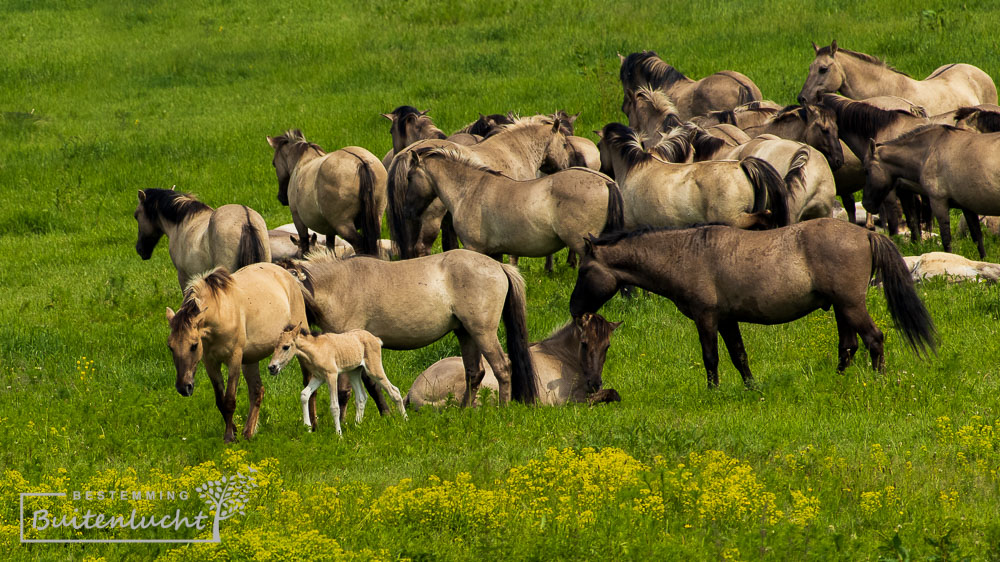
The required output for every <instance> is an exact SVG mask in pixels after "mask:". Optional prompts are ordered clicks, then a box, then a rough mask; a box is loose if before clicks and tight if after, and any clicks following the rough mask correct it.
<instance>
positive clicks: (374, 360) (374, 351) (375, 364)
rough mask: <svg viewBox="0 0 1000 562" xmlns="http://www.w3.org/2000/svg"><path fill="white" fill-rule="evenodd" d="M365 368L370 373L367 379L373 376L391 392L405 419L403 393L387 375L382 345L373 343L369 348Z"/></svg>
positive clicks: (390, 395) (381, 385) (384, 388)
mask: <svg viewBox="0 0 1000 562" xmlns="http://www.w3.org/2000/svg"><path fill="white" fill-rule="evenodd" d="M364 370H365V372H366V373H367V375H368V376H366V377H365V379H366V380H368V379H369V378H371V379H372V380H374V381H375V382H376V383H377V384H378V385H379V386H380V387H382V390H384V391H386V392H387V393H389V397H390V398H392V401H393V402H395V403H396V407H397V408H399V413H400V414H403V419H404V420H405V419H406V406H404V405H403V395H402V394H400V392H399V389H398V388H396V386H395V385H393V384H392V383H391V382H389V377H387V376H385V369H383V368H382V349H381V348H380V347H378V346H375V345H373V346H371V347H370V348H369V350H368V353H367V354H366V357H365V368H364Z"/></svg>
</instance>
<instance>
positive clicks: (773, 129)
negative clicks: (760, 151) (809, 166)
mask: <svg viewBox="0 0 1000 562" xmlns="http://www.w3.org/2000/svg"><path fill="white" fill-rule="evenodd" d="M737 109H738V108H737ZM743 113H744V114H757V115H760V116H762V117H764V119H763V120H760V121H759V122H758V124H756V125H746V126H741V127H740V128H741V129H743V132H745V133H746V134H747V135H749V136H750V137H751V138H752V137H756V136H759V135H775V136H778V137H781V138H783V139H788V140H793V141H798V142H801V143H805V144H808V145H809V146H811V147H813V148H815V149H816V150H818V151H820V152H821V153H822V154H823V156H824V157H826V161H827V163H829V164H830V170H831V171H832V172H833V173H834V174H835V175H834V177H836V173H837V170H838V169H840V167H841V166H843V165H844V144H843V143H842V142H841V140H840V137H839V136H838V134H839V129H838V128H837V116H836V115H835V114H834V113H833V111H832V110H830V109H827V108H825V107H822V106H816V105H806V106H801V105H790V106H787V107H783V108H781V109H780V110H777V111H773V112H772V111H769V110H764V109H761V110H750V109H748V110H745V111H743ZM743 122H744V123H748V122H752V121H751V120H744V121H743ZM737 126H739V125H737Z"/></svg>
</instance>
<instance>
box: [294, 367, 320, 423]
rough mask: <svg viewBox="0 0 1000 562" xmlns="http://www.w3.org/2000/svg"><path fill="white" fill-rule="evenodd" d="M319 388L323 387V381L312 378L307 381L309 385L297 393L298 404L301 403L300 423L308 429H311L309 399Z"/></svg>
mask: <svg viewBox="0 0 1000 562" xmlns="http://www.w3.org/2000/svg"><path fill="white" fill-rule="evenodd" d="M321 386H323V379H320V378H316V377H312V378H311V379H309V384H308V385H306V387H305V388H303V389H302V392H301V393H299V402H301V403H302V421H303V422H305V424H306V427H308V428H310V429H312V423H310V422H309V397H310V396H312V394H313V392H316V389H317V388H319V387H321Z"/></svg>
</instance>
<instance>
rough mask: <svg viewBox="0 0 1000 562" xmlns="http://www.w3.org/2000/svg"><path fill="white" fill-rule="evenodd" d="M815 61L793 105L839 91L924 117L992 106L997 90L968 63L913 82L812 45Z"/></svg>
mask: <svg viewBox="0 0 1000 562" xmlns="http://www.w3.org/2000/svg"><path fill="white" fill-rule="evenodd" d="M813 51H815V53H816V58H815V59H813V62H812V64H810V65H809V75H808V76H807V77H806V81H805V84H803V85H802V91H801V92H799V97H798V100H799V103H800V104H803V105H805V104H807V103H816V102H818V101H820V98H821V96H822V95H823V94H828V93H833V92H840V93H841V94H843V95H844V96H846V97H849V98H851V99H856V100H863V99H866V98H873V97H876V96H884V95H892V96H899V97H901V98H905V99H908V100H910V101H912V102H914V103H916V104H917V105H920V106H923V107H924V108H925V109H926V110H927V113H928V114H929V115H936V114H938V113H944V112H946V111H950V110H952V109H958V108H959V107H962V106H964V105H977V104H980V103H992V104H996V103H997V88H996V85H995V84H994V83H993V79H992V78H990V76H989V75H988V74H986V73H985V72H983V71H982V70H980V69H979V68H976V67H975V66H972V65H970V64H957V63H952V64H946V65H944V66H941V67H938V69H937V70H935V71H934V72H932V73H931V74H930V75H929V76H928V77H927V78H925V79H923V80H914V79H913V78H910V77H909V76H907V75H906V74H904V73H902V72H900V71H898V70H896V69H895V68H892V67H891V66H889V65H887V64H886V63H885V62H884V61H882V60H879V59H877V58H875V57H873V56H871V55H866V54H864V53H858V52H855V51H850V50H848V49H841V48H838V47H837V41H836V40H834V41H833V42H832V43H831V44H830V45H829V46H827V47H822V48H820V47H817V46H816V44H815V43H813Z"/></svg>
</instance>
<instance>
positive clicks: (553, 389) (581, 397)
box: [404, 314, 621, 409]
mask: <svg viewBox="0 0 1000 562" xmlns="http://www.w3.org/2000/svg"><path fill="white" fill-rule="evenodd" d="M620 325H621V322H608V321H607V320H606V319H605V318H604V317H603V316H601V315H600V314H584V315H582V316H581V317H580V318H576V319H573V320H570V321H569V322H568V323H567V324H566V325H564V326H563V327H561V328H559V329H558V330H556V331H555V332H554V333H553V334H552V335H550V336H549V337H547V338H545V339H544V340H542V341H540V342H535V343H532V344H531V347H529V348H528V351H529V352H530V353H531V360H532V362H533V363H534V365H535V373H536V375H537V377H538V387H539V391H538V400H539V403H540V404H543V405H546V406H558V405H561V404H565V403H567V402H587V401H588V400H590V399H591V398H592V397H595V394H596V393H597V392H598V391H599V390H605V391H612V390H613V389H605V388H604V380H603V378H602V377H601V374H602V372H603V371H604V360H605V358H606V357H607V353H608V347H609V346H610V345H611V333H612V332H614V331H615V329H616V328H618V326H620ZM482 387H483V388H489V389H490V390H492V391H494V392H496V391H497V389H498V386H497V380H496V377H495V376H493V371H491V370H490V369H489V367H487V368H486V376H485V377H484V378H483V382H482ZM464 390H465V370H464V369H463V368H462V358H461V357H446V358H444V359H442V360H440V361H438V362H437V363H434V364H433V365H431V366H430V367H428V368H427V370H425V371H424V372H422V373H420V375H418V376H417V379H416V380H415V381H413V385H411V386H410V391H409V392H408V393H407V394H406V399H405V401H404V402H405V403H406V405H407V406H410V407H412V408H413V409H419V408H421V407H423V406H434V407H441V406H444V405H445V404H446V403H447V402H448V399H449V398H450V397H451V398H455V397H458V396H460V395H461V394H462V392H463V391H464ZM605 394H607V392H606V393H605ZM612 396H617V393H616V392H615V393H614V394H612ZM619 399H620V397H619ZM604 400H605V401H606V400H607V399H606V398H605V399H604Z"/></svg>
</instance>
